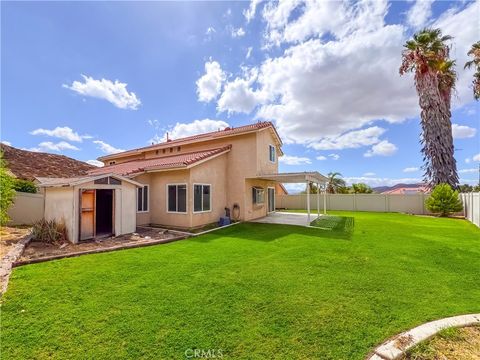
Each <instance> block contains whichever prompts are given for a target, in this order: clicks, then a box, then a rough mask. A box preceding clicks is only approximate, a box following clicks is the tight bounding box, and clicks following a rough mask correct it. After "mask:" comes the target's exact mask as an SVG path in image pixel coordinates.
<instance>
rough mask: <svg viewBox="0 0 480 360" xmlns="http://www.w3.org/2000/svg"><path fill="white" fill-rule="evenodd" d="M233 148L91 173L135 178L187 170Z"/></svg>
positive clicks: (145, 160)
mask: <svg viewBox="0 0 480 360" xmlns="http://www.w3.org/2000/svg"><path fill="white" fill-rule="evenodd" d="M231 148H232V146H231V145H227V146H223V147H220V148H216V149H207V150H201V151H195V152H191V153H186V154H177V155H172V156H164V157H157V158H153V159H141V160H132V161H127V162H124V163H120V164H115V165H108V166H105V167H102V168H97V169H94V170H91V171H90V172H89V173H90V174H92V175H96V174H103V173H109V172H111V173H115V174H120V175H124V176H133V175H137V174H141V173H143V172H145V171H155V170H177V169H185V168H190V167H192V166H194V165H197V164H198V163H200V162H201V161H204V160H209V159H211V158H213V157H215V156H217V155H220V154H223V153H225V152H227V151H230V149H231Z"/></svg>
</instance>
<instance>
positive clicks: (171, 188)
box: [167, 184, 187, 213]
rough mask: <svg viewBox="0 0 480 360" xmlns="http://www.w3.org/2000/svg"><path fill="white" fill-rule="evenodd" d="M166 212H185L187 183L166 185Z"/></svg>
mask: <svg viewBox="0 0 480 360" xmlns="http://www.w3.org/2000/svg"><path fill="white" fill-rule="evenodd" d="M167 209H168V212H176V213H186V212H187V184H172V185H167Z"/></svg>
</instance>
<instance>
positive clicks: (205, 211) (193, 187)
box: [192, 183, 213, 214]
mask: <svg viewBox="0 0 480 360" xmlns="http://www.w3.org/2000/svg"><path fill="white" fill-rule="evenodd" d="M195 186H201V187H202V197H201V200H202V209H203V187H204V186H208V187H210V194H209V195H210V210H200V211H195ZM192 194H193V213H194V214H201V213H209V212H212V207H213V206H212V184H206V183H193V186H192Z"/></svg>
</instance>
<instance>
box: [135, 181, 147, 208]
mask: <svg viewBox="0 0 480 360" xmlns="http://www.w3.org/2000/svg"><path fill="white" fill-rule="evenodd" d="M137 212H148V185H145V186H144V187H140V188H137Z"/></svg>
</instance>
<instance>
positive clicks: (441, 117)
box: [400, 29, 458, 187]
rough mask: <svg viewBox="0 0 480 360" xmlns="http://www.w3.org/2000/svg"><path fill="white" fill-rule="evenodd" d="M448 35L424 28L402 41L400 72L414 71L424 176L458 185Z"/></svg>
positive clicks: (431, 182)
mask: <svg viewBox="0 0 480 360" xmlns="http://www.w3.org/2000/svg"><path fill="white" fill-rule="evenodd" d="M451 39H452V37H451V36H448V35H447V36H442V32H441V30H440V29H424V30H421V31H419V32H418V33H416V34H415V35H413V39H412V40H409V41H407V42H406V44H405V45H404V47H405V49H404V50H403V52H402V65H401V66H400V75H403V74H405V73H407V72H413V73H414V80H415V87H416V90H417V94H418V98H419V101H418V102H419V105H420V108H421V113H420V117H421V124H422V137H421V140H420V142H421V144H422V153H423V161H424V166H423V168H424V170H425V174H424V180H425V182H427V183H428V184H429V185H430V186H431V187H434V186H435V185H437V184H440V183H447V184H449V185H450V186H452V187H457V185H458V175H457V165H456V161H455V158H454V156H453V155H454V147H453V137H452V122H451V119H450V118H451V112H450V102H451V95H452V91H453V90H454V88H455V81H456V78H457V74H456V72H455V70H454V65H455V62H454V61H452V60H450V59H449V47H448V46H447V45H446V44H445V42H446V41H448V40H451Z"/></svg>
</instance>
